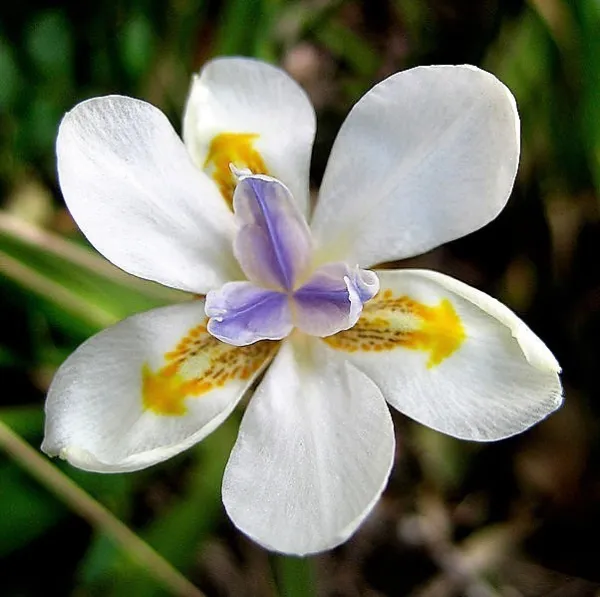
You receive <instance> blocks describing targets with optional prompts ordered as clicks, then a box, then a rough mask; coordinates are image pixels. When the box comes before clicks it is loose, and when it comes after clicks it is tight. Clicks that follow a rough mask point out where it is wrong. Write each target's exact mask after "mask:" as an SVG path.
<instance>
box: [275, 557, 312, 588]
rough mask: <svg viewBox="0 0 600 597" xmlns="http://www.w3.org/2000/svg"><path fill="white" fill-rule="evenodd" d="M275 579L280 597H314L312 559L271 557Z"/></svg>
mask: <svg viewBox="0 0 600 597" xmlns="http://www.w3.org/2000/svg"><path fill="white" fill-rule="evenodd" d="M273 566H274V568H275V578H276V579H277V586H278V587H279V595H280V596H281V597H314V595H316V590H315V571H314V568H313V558H295V557H291V556H280V555H277V556H273Z"/></svg>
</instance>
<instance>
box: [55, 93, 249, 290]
mask: <svg viewBox="0 0 600 597" xmlns="http://www.w3.org/2000/svg"><path fill="white" fill-rule="evenodd" d="M56 151H57V156H58V175H59V180H60V186H61V189H62V193H63V196H64V198H65V201H66V203H67V206H68V208H69V211H70V212H71V214H72V215H73V217H74V218H75V221H76V222H77V224H78V225H79V227H80V228H81V230H82V231H83V233H84V234H85V235H86V237H87V238H88V240H89V241H90V242H91V243H92V244H93V245H94V246H95V247H96V249H98V251H100V252H101V253H102V254H103V255H104V256H105V257H106V258H107V259H109V260H110V261H112V262H113V263H114V264H115V265H118V266H119V267H120V268H122V269H124V270H125V271H127V272H129V273H131V274H134V275H136V276H139V277H141V278H147V279H149V280H154V281H156V282H160V283H162V284H165V285H167V286H172V287H174V288H179V289H182V290H188V291H192V292H197V293H205V292H207V291H208V290H210V289H211V288H214V287H216V286H220V285H221V284H223V283H224V282H227V281H229V280H232V279H236V278H239V277H240V276H241V272H240V270H239V266H238V265H237V262H236V261H235V258H234V256H233V252H232V249H231V246H232V241H233V234H234V223H233V217H232V216H231V213H229V211H228V210H227V207H226V206H225V205H223V201H222V200H221V198H220V197H219V194H218V192H217V190H216V189H215V186H214V184H213V183H212V181H211V180H210V179H209V178H208V177H207V176H205V175H204V174H202V172H200V171H198V169H197V168H196V167H195V166H194V164H193V163H192V161H191V159H190V157H189V155H188V153H187V151H186V148H185V146H184V145H183V143H182V141H181V140H180V139H179V137H178V136H177V134H176V133H175V131H174V130H173V128H172V126H171V125H170V123H169V121H168V120H167V118H166V116H165V115H164V114H163V113H162V112H161V111H160V110H158V109H157V108H155V107H154V106H152V105H150V104H148V103H146V102H143V101H140V100H136V99H132V98H127V97H121V96H107V97H100V98H94V99H91V100H87V101H85V102H83V103H81V104H78V105H77V106H75V108H74V109H73V110H71V112H68V113H67V114H66V116H65V117H64V118H63V120H62V123H61V125H60V129H59V132H58V139H57V142H56Z"/></svg>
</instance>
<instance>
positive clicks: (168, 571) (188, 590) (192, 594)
mask: <svg viewBox="0 0 600 597" xmlns="http://www.w3.org/2000/svg"><path fill="white" fill-rule="evenodd" d="M0 448H2V449H4V450H5V451H6V453H7V454H8V455H9V456H11V457H12V458H14V460H15V461H16V462H17V463H18V464H20V465H21V466H22V467H23V468H24V469H25V470H26V471H27V472H28V473H29V474H30V475H31V476H32V477H35V478H36V479H37V480H38V481H39V482H40V483H41V484H42V485H43V486H44V487H46V488H47V489H48V490H49V491H50V492H52V493H53V494H54V495H55V496H56V497H57V498H58V499H60V500H61V501H62V502H64V503H65V504H66V505H67V506H68V507H69V508H70V509H71V510H72V511H73V512H75V513H77V514H78V515H79V516H81V517H82V518H84V519H85V520H86V521H87V522H88V523H89V524H90V525H91V526H92V527H94V528H96V529H97V530H99V531H100V532H102V533H104V534H105V535H107V536H108V537H110V538H111V539H113V541H114V542H115V543H116V544H117V545H119V546H120V547H121V548H122V549H123V551H124V552H125V553H126V554H127V555H128V556H129V557H131V559H132V560H134V561H135V562H137V563H138V564H139V565H140V566H141V567H142V568H143V569H144V570H145V571H146V572H147V573H148V574H151V575H152V576H154V578H155V579H156V581H157V582H159V583H160V584H161V585H163V587H165V588H166V589H167V590H168V591H169V592H170V593H171V594H173V595H177V596H179V597H205V596H204V594H203V593H202V592H201V591H200V590H199V589H197V588H196V587H195V586H194V585H193V584H192V583H191V582H190V581H189V580H187V579H186V578H185V577H184V576H183V575H182V574H181V573H180V572H179V571H178V570H176V569H175V568H174V567H173V566H172V565H171V564H169V562H167V561H166V560H165V559H164V558H163V557H162V556H161V555H160V554H158V553H157V552H156V551H155V550H154V549H152V547H150V546H149V545H148V544H147V543H145V542H144V541H143V540H142V539H140V538H139V537H138V536H137V535H136V534H135V533H134V532H133V531H132V530H131V529H130V528H129V527H128V526H127V525H125V524H124V523H123V522H121V521H120V520H119V519H118V518H116V517H115V516H114V515H113V514H112V513H111V512H110V511H109V510H107V509H106V508H105V507H104V506H103V505H102V504H100V503H99V502H97V501H96V500H95V499H94V498H92V497H91V496H90V495H88V494H87V493H86V492H85V491H83V489H81V487H79V486H78V485H77V484H76V483H74V482H73V481H72V480H71V479H69V477H67V476H66V475H65V474H64V473H62V472H61V471H59V470H58V469H57V468H56V467H55V466H53V465H52V464H50V462H48V461H47V460H46V459H45V458H44V457H43V456H41V455H40V454H39V453H38V452H37V451H36V450H34V449H33V448H32V447H31V446H30V445H29V444H28V443H27V442H25V441H24V440H23V439H22V438H21V437H20V436H18V435H17V434H16V433H14V432H13V431H12V430H11V429H10V428H9V427H8V426H6V425H5V424H4V423H3V422H2V421H0Z"/></svg>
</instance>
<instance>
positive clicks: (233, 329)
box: [204, 282, 293, 346]
mask: <svg viewBox="0 0 600 597" xmlns="http://www.w3.org/2000/svg"><path fill="white" fill-rule="evenodd" d="M204 310H205V312H206V316H207V317H209V318H210V320H209V322H208V326H207V328H208V331H209V332H210V333H211V334H212V335H213V336H215V338H218V339H219V340H221V341H223V342H227V344H233V345H234V346H247V345H248V344H252V343H254V342H258V341H259V340H280V339H281V338H285V336H287V335H288V334H289V333H290V332H291V331H292V327H293V325H292V319H291V314H290V309H289V301H288V297H287V295H285V294H282V293H281V292H277V291H274V290H265V289H264V288H259V287H257V286H254V284H252V283H250V282H228V283H227V284H225V285H224V286H223V287H222V288H220V289H219V290H212V291H210V292H209V293H208V294H207V295H206V304H205V307H204Z"/></svg>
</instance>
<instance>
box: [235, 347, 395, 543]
mask: <svg viewBox="0 0 600 597" xmlns="http://www.w3.org/2000/svg"><path fill="white" fill-rule="evenodd" d="M324 350H325V349H324V346H323V344H322V341H321V340H319V339H315V338H306V337H304V338H301V337H295V338H293V339H291V340H288V341H286V342H285V343H284V344H283V345H282V347H281V350H280V352H279V354H278V355H277V357H276V358H275V360H274V362H273V364H272V366H271V368H270V369H269V370H268V372H267V374H266V375H265V378H264V380H263V382H262V383H261V385H260V386H259V387H258V389H257V391H256V393H255V395H254V396H253V398H252V400H251V401H250V404H249V405H248V409H247V410H246V413H245V415H244V418H243V421H242V425H241V428H240V433H239V437H238V440H237V442H236V444H235V447H234V448H233V451H232V453H231V457H230V459H229V462H228V464H227V468H226V470H225V475H224V477H223V503H224V505H225V508H226V510H227V513H228V515H229V517H230V518H231V520H232V521H233V522H234V524H235V525H236V526H237V527H238V528H239V529H241V530H242V531H243V532H244V533H246V534H247V535H248V536H250V537H251V538H252V539H254V540H255V541H256V542H257V543H259V544H260V545H262V546H264V547H266V548H268V549H272V550H274V551H279V552H283V553H291V554H296V555H306V554H310V553H316V552H319V551H323V550H326V549H330V548H332V547H335V546H336V545H339V544H340V543H342V542H343V541H345V540H346V539H347V538H348V537H349V536H350V535H351V534H352V533H353V532H354V531H355V530H356V529H357V527H358V526H359V525H360V523H361V522H362V521H363V520H364V519H365V518H366V516H367V515H368V514H369V512H370V511H371V510H372V508H373V506H374V505H375V503H376V502H377V500H378V499H379V497H380V495H381V493H382V491H383V489H384V487H385V485H386V483H387V479H388V476H389V473H390V470H391V467H392V464H393V460H394V445H395V440H394V430H393V426H392V419H391V416H390V413H389V409H388V407H387V405H386V403H385V400H384V399H383V397H382V395H381V392H380V391H379V389H378V388H377V387H376V385H375V384H374V383H373V382H372V381H371V380H369V379H368V378H367V377H366V376H365V375H364V374H362V373H361V372H360V371H358V370H357V369H356V368H355V367H353V366H352V365H351V364H349V363H345V362H344V360H343V359H340V358H339V357H337V356H336V355H333V356H331V355H330V358H324V357H325V356H326V355H325V354H324Z"/></svg>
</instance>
